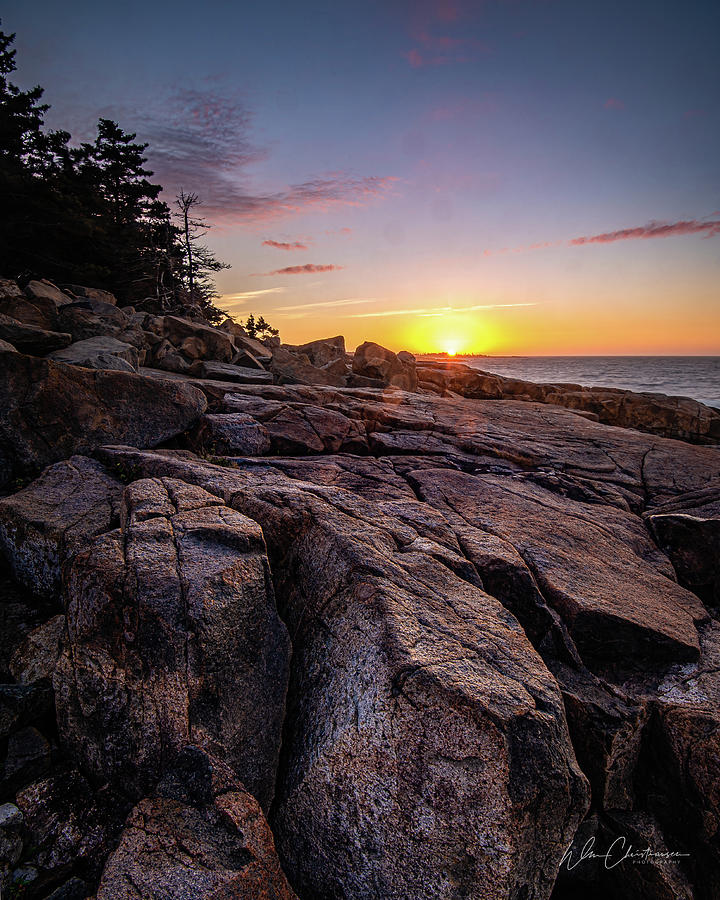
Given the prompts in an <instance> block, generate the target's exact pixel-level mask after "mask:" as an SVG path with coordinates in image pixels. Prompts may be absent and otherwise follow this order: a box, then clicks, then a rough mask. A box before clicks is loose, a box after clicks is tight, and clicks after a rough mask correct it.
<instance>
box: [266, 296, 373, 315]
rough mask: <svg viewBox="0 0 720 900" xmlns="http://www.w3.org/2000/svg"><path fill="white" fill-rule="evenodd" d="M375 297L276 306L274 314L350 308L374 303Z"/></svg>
mask: <svg viewBox="0 0 720 900" xmlns="http://www.w3.org/2000/svg"><path fill="white" fill-rule="evenodd" d="M376 300H377V297H350V298H348V299H347V300H319V301H317V302H316V303H300V304H296V305H295V306H276V307H275V308H274V311H275V312H291V311H294V310H296V309H317V308H319V307H326V306H332V307H335V306H350V305H351V304H358V303H374V302H375V301H376Z"/></svg>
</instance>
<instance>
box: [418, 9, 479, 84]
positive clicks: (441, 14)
mask: <svg viewBox="0 0 720 900" xmlns="http://www.w3.org/2000/svg"><path fill="white" fill-rule="evenodd" d="M459 19H460V8H459V6H458V4H457V3H455V2H452V0H446V2H433V3H422V2H419V3H417V4H416V8H415V10H414V14H413V21H412V22H411V24H410V28H409V34H410V37H411V38H412V40H413V43H414V44H415V45H416V46H415V47H413V48H412V49H411V50H408V51H405V52H404V53H403V54H402V55H403V57H404V58H405V59H406V60H407V61H408V62H409V63H410V65H411V66H412V67H413V68H414V69H419V68H422V67H424V66H446V65H450V64H452V63H464V62H469V61H470V60H471V59H472V58H473V56H475V55H477V53H478V52H486V51H487V50H488V49H489V47H488V46H487V44H484V43H483V42H482V41H479V40H477V39H476V38H474V37H469V36H468V34H467V29H465V30H464V32H462V33H461V35H460V36H456V35H452V34H447V33H446V31H447V28H448V26H450V25H452V24H454V23H456V22H458V20H459ZM440 28H442V29H443V33H442V34H438V33H436V32H437V31H438V29H440Z"/></svg>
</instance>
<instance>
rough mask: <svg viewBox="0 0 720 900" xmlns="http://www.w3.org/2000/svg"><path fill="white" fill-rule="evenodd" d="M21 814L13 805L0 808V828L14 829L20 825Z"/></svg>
mask: <svg viewBox="0 0 720 900" xmlns="http://www.w3.org/2000/svg"><path fill="white" fill-rule="evenodd" d="M22 820H23V814H22V813H21V812H20V810H19V809H18V808H17V806H15V804H14V803H3V804H2V806H0V828H16V827H17V826H18V825H21V824H22Z"/></svg>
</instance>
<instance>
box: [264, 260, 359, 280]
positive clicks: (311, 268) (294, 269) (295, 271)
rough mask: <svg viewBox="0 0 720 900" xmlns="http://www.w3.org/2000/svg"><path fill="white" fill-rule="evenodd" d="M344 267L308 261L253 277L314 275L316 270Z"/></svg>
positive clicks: (332, 270) (342, 267)
mask: <svg viewBox="0 0 720 900" xmlns="http://www.w3.org/2000/svg"><path fill="white" fill-rule="evenodd" d="M344 268H345V267H344V266H316V265H314V264H313V263H306V264H305V265H304V266H286V267H285V268H284V269H275V271H274V272H256V273H255V275H253V276H252V277H259V276H265V275H312V274H314V273H316V272H334V271H336V270H337V269H344Z"/></svg>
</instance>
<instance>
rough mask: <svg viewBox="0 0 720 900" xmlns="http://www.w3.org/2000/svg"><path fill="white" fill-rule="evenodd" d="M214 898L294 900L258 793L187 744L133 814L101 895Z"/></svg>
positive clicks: (117, 899)
mask: <svg viewBox="0 0 720 900" xmlns="http://www.w3.org/2000/svg"><path fill="white" fill-rule="evenodd" d="M211 897H214V898H218V900H220V898H227V900H230V898H237V900H241V898H242V900H296V897H295V894H294V892H293V890H292V888H291V887H290V885H289V884H288V881H287V879H286V877H285V875H284V874H283V871H282V869H281V868H280V862H279V860H278V858H277V854H276V852H275V845H274V842H273V836H272V832H271V831H270V828H269V826H268V824H267V822H266V821H265V817H264V816H263V813H262V810H261V809H260V807H259V805H258V803H257V801H256V800H255V798H254V797H253V796H252V795H251V794H249V793H248V792H247V791H246V790H245V789H244V788H243V786H242V784H240V783H239V782H238V780H237V778H236V777H234V775H233V773H232V772H231V771H230V770H229V769H228V768H227V767H226V766H223V765H222V764H221V763H220V762H219V761H218V760H215V759H213V758H212V757H210V756H208V755H207V754H205V753H203V752H202V751H200V750H199V749H197V748H196V747H192V746H190V747H187V748H185V749H184V750H183V752H182V753H181V754H180V756H179V758H178V759H177V761H176V762H175V764H174V765H173V766H172V767H171V768H170V770H169V771H168V772H167V773H166V775H165V777H164V778H163V779H162V781H161V782H160V784H159V786H158V789H157V791H156V792H155V796H153V797H150V798H146V799H144V800H141V801H140V803H138V805H137V806H136V807H135V808H134V809H133V811H132V812H131V813H130V816H129V817H128V820H127V822H126V824H125V829H124V831H123V832H122V835H121V837H120V843H119V846H118V847H117V849H116V850H115V851H114V852H113V853H112V855H111V856H110V858H109V859H108V861H107V864H106V866H105V870H104V872H103V875H102V879H101V881H100V886H99V888H98V892H97V900H178V898H183V900H207V898H211Z"/></svg>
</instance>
